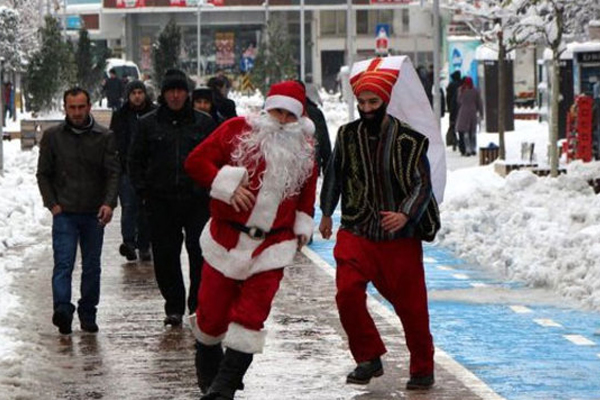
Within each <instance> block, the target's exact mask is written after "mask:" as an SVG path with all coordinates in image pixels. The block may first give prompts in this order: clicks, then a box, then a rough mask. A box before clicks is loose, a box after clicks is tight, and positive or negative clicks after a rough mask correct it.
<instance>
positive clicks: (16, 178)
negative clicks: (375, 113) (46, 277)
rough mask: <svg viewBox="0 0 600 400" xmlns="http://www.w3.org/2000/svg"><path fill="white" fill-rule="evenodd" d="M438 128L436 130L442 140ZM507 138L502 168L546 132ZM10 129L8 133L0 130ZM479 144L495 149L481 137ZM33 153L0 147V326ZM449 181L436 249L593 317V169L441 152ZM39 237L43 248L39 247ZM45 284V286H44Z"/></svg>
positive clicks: (14, 144)
mask: <svg viewBox="0 0 600 400" xmlns="http://www.w3.org/2000/svg"><path fill="white" fill-rule="evenodd" d="M321 96H322V98H323V111H324V113H325V115H326V118H327V122H328V125H329V130H330V135H331V137H332V141H334V140H335V135H336V133H337V129H338V127H339V126H340V125H342V124H344V123H346V122H347V120H348V115H347V106H346V105H345V104H343V103H340V102H339V99H338V96H337V95H328V94H326V93H324V92H322V93H321ZM232 98H233V99H234V100H235V101H236V102H237V104H238V113H239V114H241V115H243V114H247V113H248V112H252V111H253V110H258V109H260V107H261V105H262V98H261V97H260V96H259V95H255V96H238V95H236V94H233V96H232ZM444 125H445V121H444V122H443V123H442V131H444V132H445V126H444ZM515 126H516V129H515V131H514V132H508V133H507V134H506V143H507V160H509V161H511V160H519V159H520V154H521V143H522V142H534V143H535V144H536V146H535V149H536V158H537V160H538V162H540V163H544V162H545V158H546V156H545V153H546V148H547V142H548V140H547V137H548V127H547V124H544V123H542V124H540V123H538V122H537V121H515ZM8 129H9V130H14V129H15V128H14V126H10V125H9V127H8ZM478 140H479V144H480V145H482V146H486V145H487V144H488V143H489V142H495V143H497V142H498V139H497V135H493V134H480V135H479V138H478ZM37 155H38V151H37V148H34V149H33V150H32V151H26V152H22V151H21V150H20V146H19V143H18V141H15V140H13V141H11V142H4V175H3V176H0V193H1V195H0V321H2V320H3V319H5V318H6V316H7V315H8V314H9V312H10V311H11V310H13V309H14V308H15V307H18V295H19V294H18V293H14V292H12V291H11V279H12V276H13V271H16V270H18V269H19V268H20V267H21V266H22V265H25V264H24V263H26V262H27V261H26V260H27V259H29V258H30V257H29V256H31V255H32V254H34V253H35V252H39V251H40V249H41V247H44V246H48V245H49V239H48V238H49V235H50V226H51V218H50V214H49V212H48V211H46V210H45V209H44V208H43V206H42V201H41V197H40V195H39V192H38V188H37V184H36V180H35V169H36V163H37ZM447 156H448V170H449V172H448V182H447V186H446V194H445V201H444V203H443V204H442V205H441V212H442V229H441V231H440V233H439V235H438V238H437V241H438V243H439V244H440V245H441V246H445V247H448V248H450V249H452V250H453V251H454V252H455V253H456V254H457V256H459V257H461V258H463V259H465V260H466V261H468V262H470V263H472V264H473V265H475V266H477V267H478V268H482V269H489V270H491V271H493V272H495V273H497V274H500V275H501V276H504V277H505V278H506V279H514V280H519V281H522V282H525V283H526V284H528V285H531V286H535V287H545V288H549V289H552V290H554V291H556V292H557V293H559V294H560V295H561V296H565V297H568V298H571V299H575V300H577V301H578V302H579V304H581V305H582V306H583V307H589V308H592V309H596V310H600V243H598V242H599V241H598V239H597V237H598V236H599V235H600V197H598V196H597V195H595V194H594V192H593V190H592V188H591V187H590V186H589V185H588V184H587V180H588V179H592V178H600V163H589V164H582V163H578V162H576V163H572V164H570V165H569V166H568V173H567V174H566V175H562V176H560V177H558V178H556V179H552V178H539V177H537V176H536V175H534V174H532V173H531V172H526V171H519V172H513V173H512V174H510V175H509V176H508V177H507V178H502V177H500V176H499V175H497V174H496V173H495V172H494V170H493V166H491V165H490V166H483V167H479V166H477V159H476V158H475V157H469V158H465V157H460V156H458V155H457V153H456V152H452V150H451V149H450V148H448V152H447ZM40 238H43V241H41V242H40ZM48 284H50V283H48ZM5 326H7V324H6V323H4V322H0V360H6V359H7V358H9V357H13V356H14V350H15V349H16V347H17V346H18V345H19V342H18V337H19V335H17V334H16V332H13V331H11V330H10V329H9V328H6V327H5Z"/></svg>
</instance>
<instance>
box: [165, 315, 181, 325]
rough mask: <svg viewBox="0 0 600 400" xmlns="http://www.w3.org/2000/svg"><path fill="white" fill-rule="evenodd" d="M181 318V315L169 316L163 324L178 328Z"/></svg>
mask: <svg viewBox="0 0 600 400" xmlns="http://www.w3.org/2000/svg"><path fill="white" fill-rule="evenodd" d="M182 318H183V316H182V315H181V314H169V315H167V316H166V317H165V319H164V324H165V326H166V325H171V326H179V325H181V320H182Z"/></svg>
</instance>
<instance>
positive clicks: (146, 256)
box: [139, 250, 152, 262]
mask: <svg viewBox="0 0 600 400" xmlns="http://www.w3.org/2000/svg"><path fill="white" fill-rule="evenodd" d="M139 252H140V261H142V262H150V261H152V254H151V253H150V250H140V251H139Z"/></svg>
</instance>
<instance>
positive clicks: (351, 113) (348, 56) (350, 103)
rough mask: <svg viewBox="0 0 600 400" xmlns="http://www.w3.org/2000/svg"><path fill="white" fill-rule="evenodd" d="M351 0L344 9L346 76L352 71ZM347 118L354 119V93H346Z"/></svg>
mask: <svg viewBox="0 0 600 400" xmlns="http://www.w3.org/2000/svg"><path fill="white" fill-rule="evenodd" d="M352 28H353V26H352V0H348V8H347V10H346V52H347V53H346V63H347V64H348V78H350V74H351V73H352V64H353V63H354V60H353V54H352V53H353V51H354V50H353V48H352ZM348 120H349V121H353V120H354V95H353V94H352V93H348Z"/></svg>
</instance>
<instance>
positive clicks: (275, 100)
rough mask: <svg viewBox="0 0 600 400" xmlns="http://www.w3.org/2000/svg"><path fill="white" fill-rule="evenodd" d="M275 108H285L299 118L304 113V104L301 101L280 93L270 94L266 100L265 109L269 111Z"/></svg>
mask: <svg viewBox="0 0 600 400" xmlns="http://www.w3.org/2000/svg"><path fill="white" fill-rule="evenodd" d="M274 108H283V109H284V110H287V111H289V112H291V113H292V114H294V115H295V116H296V118H298V119H300V118H301V117H302V114H303V113H304V106H303V105H302V102H301V101H299V100H296V99H295V98H293V97H290V96H283V95H280V94H274V95H271V96H268V97H267V99H266V100H265V110H267V111H269V110H272V109H274Z"/></svg>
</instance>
